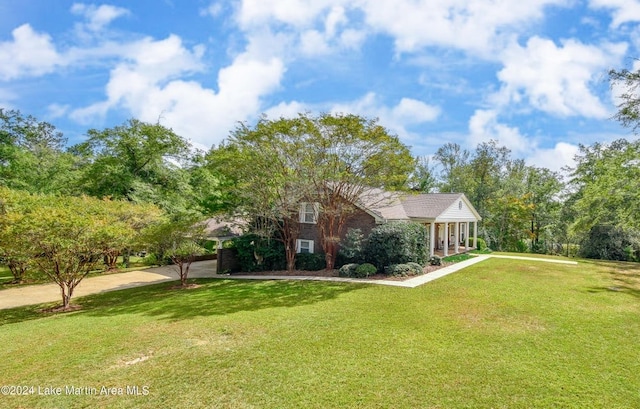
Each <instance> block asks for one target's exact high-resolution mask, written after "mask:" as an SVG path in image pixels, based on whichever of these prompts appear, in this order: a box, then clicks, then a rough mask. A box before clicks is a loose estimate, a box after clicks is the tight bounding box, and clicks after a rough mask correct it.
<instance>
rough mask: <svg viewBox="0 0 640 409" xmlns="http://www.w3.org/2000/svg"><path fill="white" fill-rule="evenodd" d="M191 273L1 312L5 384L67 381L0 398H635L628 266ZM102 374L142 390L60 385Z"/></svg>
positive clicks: (516, 403)
mask: <svg viewBox="0 0 640 409" xmlns="http://www.w3.org/2000/svg"><path fill="white" fill-rule="evenodd" d="M198 283H199V284H200V285H201V286H200V287H199V288H195V289H189V290H170V289H169V285H168V284H166V283H165V284H159V285H154V286H149V287H145V288H138V289H129V290H124V291H118V292H113V293H106V294H102V295H96V296H91V297H85V298H79V299H77V300H76V302H78V303H80V304H82V305H83V307H84V310H82V311H78V312H74V313H68V314H58V315H47V316H43V315H42V314H41V313H38V312H37V309H36V308H34V307H30V308H20V309H14V310H5V311H0V320H4V321H3V322H4V325H2V326H1V327H0V345H2V349H1V350H0V385H27V386H31V385H33V386H35V387H36V389H35V390H34V393H36V394H37V392H38V390H37V387H38V386H40V387H41V388H44V387H61V388H63V389H62V393H63V396H53V397H51V396H41V395H30V396H8V397H7V396H3V397H0V407H25V408H27V407H28V408H50V407H65V408H88V407H91V408H100V407H116V408H139V407H143V408H146V407H148V408H157V407H176V408H211V407H225V408H302V407H305V408H306V407H311V408H329V407H358V408H531V407H538V408H552V407H561V408H587V407H589V408H637V407H640V348H639V346H638V345H639V344H638V340H640V265H638V264H625V263H603V262H581V263H580V265H578V266H570V265H558V264H548V263H540V262H522V261H515V260H506V259H490V260H487V261H484V262H482V263H479V264H476V265H474V266H472V267H469V268H467V269H465V270H463V271H460V272H458V273H455V274H452V275H449V276H447V277H444V278H442V279H439V280H436V281H434V282H431V283H429V284H426V285H424V286H421V287H419V288H416V289H406V288H394V287H386V286H375V285H353V284H344V283H328V282H310V281H300V282H294V281H262V282H255V281H240V280H238V281H234V280H199V281H198ZM103 385H104V386H107V387H122V388H126V386H134V385H137V386H140V387H142V386H148V388H149V389H148V392H149V393H148V395H146V396H144V395H140V396H132V395H129V396H69V395H67V396H65V390H64V388H65V386H75V387H80V388H84V387H89V388H97V389H98V390H97V392H98V393H99V392H100V387H101V386H103ZM41 390H42V389H41ZM139 392H140V393H142V389H140V390H139ZM124 393H126V390H124Z"/></svg>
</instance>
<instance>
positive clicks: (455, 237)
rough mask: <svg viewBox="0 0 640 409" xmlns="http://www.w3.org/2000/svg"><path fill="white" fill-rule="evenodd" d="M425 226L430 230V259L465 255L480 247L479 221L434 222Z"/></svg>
mask: <svg viewBox="0 0 640 409" xmlns="http://www.w3.org/2000/svg"><path fill="white" fill-rule="evenodd" d="M425 224H426V225H428V229H429V257H433V256H434V255H435V256H438V257H447V256H450V255H453V254H460V253H465V252H467V251H470V250H473V249H475V248H477V246H478V221H477V220H469V219H466V220H434V221H430V222H428V223H425ZM472 226H473V232H472V229H471V228H472ZM470 239H472V240H473V241H471V240H470Z"/></svg>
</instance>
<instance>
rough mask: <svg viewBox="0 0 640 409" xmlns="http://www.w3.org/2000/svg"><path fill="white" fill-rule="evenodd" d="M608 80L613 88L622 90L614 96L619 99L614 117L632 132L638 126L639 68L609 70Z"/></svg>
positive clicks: (636, 129)
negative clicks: (635, 69) (632, 69)
mask: <svg viewBox="0 0 640 409" xmlns="http://www.w3.org/2000/svg"><path fill="white" fill-rule="evenodd" d="M609 81H610V83H611V85H612V87H614V88H615V89H621V90H622V92H621V93H620V94H619V95H616V97H617V98H618V99H619V100H620V103H619V104H618V111H617V112H616V114H615V115H614V118H615V119H616V120H618V121H619V122H620V123H621V124H622V125H623V126H625V127H628V128H631V129H632V130H633V131H634V132H636V131H638V129H639V128H640V93H639V92H638V91H639V90H640V70H637V71H631V70H628V69H621V70H614V69H612V70H610V71H609Z"/></svg>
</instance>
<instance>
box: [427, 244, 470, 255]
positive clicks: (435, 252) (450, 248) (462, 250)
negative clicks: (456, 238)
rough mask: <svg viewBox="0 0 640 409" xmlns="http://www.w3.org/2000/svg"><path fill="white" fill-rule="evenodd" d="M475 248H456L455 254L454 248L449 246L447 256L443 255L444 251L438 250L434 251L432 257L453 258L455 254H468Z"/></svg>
mask: <svg viewBox="0 0 640 409" xmlns="http://www.w3.org/2000/svg"><path fill="white" fill-rule="evenodd" d="M475 249H476V248H475V247H465V246H459V247H458V251H457V252H456V250H455V247H454V246H449V249H448V250H449V251H447V255H445V254H444V249H440V250H434V252H433V256H438V257H440V258H443V257H448V256H454V255H456V254H464V253H468V252H470V251H471V250H475Z"/></svg>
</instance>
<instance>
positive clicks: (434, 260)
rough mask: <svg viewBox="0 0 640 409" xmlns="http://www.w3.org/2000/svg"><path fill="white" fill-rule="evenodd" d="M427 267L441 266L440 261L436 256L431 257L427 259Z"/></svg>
mask: <svg viewBox="0 0 640 409" xmlns="http://www.w3.org/2000/svg"><path fill="white" fill-rule="evenodd" d="M429 265H431V266H441V265H442V259H441V258H440V257H438V256H433V257H431V258H430V259H429Z"/></svg>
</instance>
